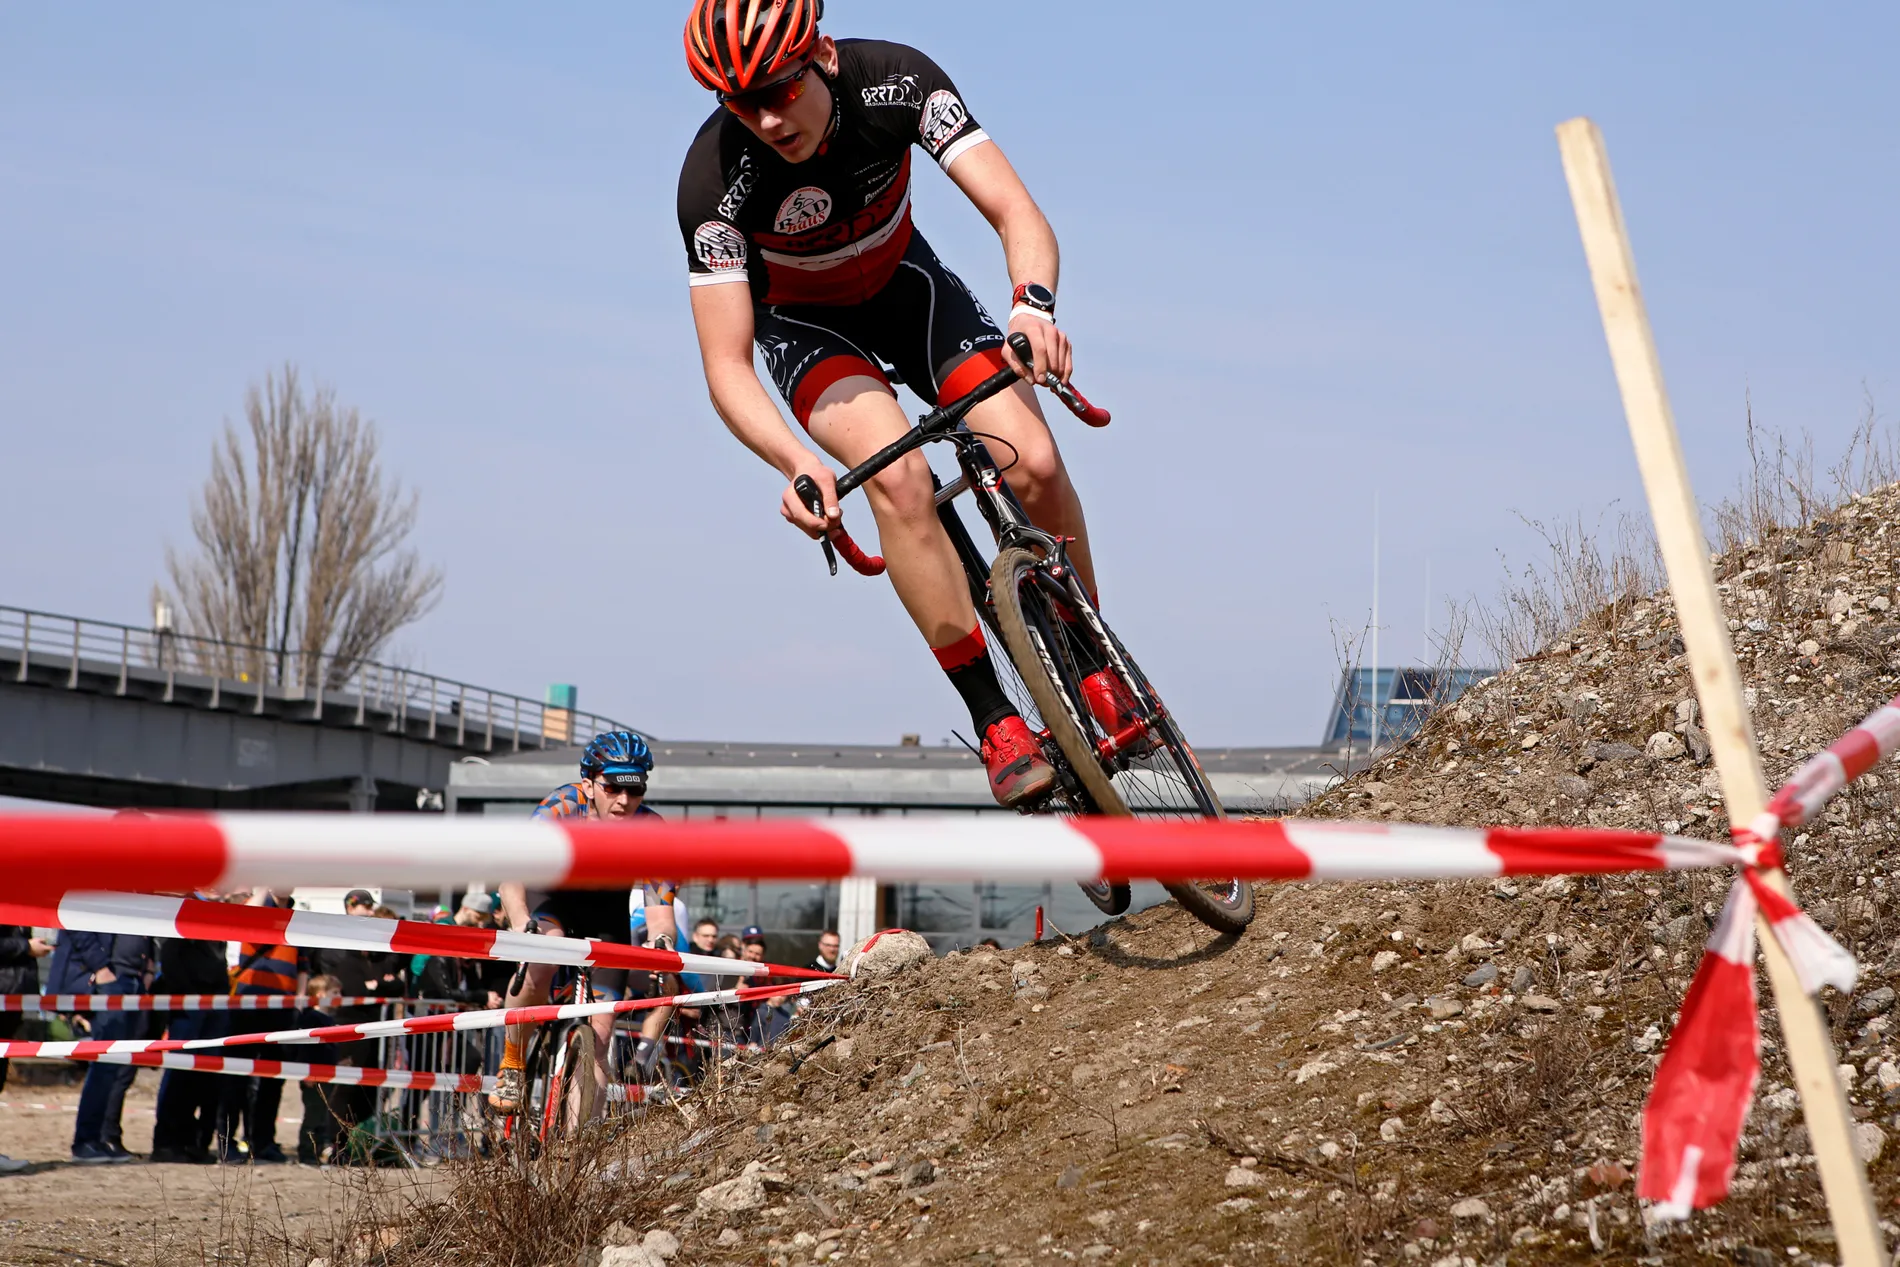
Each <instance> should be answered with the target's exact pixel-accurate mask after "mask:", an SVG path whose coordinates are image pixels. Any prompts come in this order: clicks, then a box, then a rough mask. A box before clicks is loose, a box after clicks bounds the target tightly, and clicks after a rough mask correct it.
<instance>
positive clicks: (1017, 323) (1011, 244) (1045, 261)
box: [708, 141, 1074, 383]
mask: <svg viewBox="0 0 1900 1267" xmlns="http://www.w3.org/2000/svg"><path fill="white" fill-rule="evenodd" d="M950 179H951V180H953V181H955V182H956V186H957V188H959V189H961V190H962V191H963V194H964V196H965V197H966V198H968V199H969V200H970V202H971V203H972V204H974V205H975V207H976V209H977V210H978V211H980V212H982V213H983V218H984V219H985V220H988V221H989V222H990V227H991V228H993V229H995V230H996V236H997V237H999V238H1001V239H1002V240H1003V257H1004V259H1005V260H1007V261H1008V263H1009V280H1010V284H1011V285H1012V286H1016V285H1021V284H1023V283H1025V282H1039V283H1041V284H1042V285H1044V286H1047V287H1048V288H1049V289H1050V290H1055V289H1056V282H1057V280H1058V278H1059V277H1060V275H1061V272H1062V252H1061V250H1060V248H1059V247H1058V246H1057V245H1056V232H1055V230H1054V229H1052V228H1050V227H1049V218H1048V217H1047V216H1045V215H1043V214H1042V208H1041V207H1038V206H1037V205H1036V200H1035V199H1034V198H1032V197H1031V196H1030V194H1029V189H1028V187H1027V186H1026V185H1024V184H1023V181H1022V177H1020V176H1018V175H1017V174H1016V169H1015V168H1014V167H1012V166H1010V162H1009V159H1007V158H1005V157H1004V156H1003V151H1002V149H1001V148H999V147H998V146H997V144H996V142H994V141H984V142H982V143H981V144H979V145H974V146H971V147H970V149H969V150H968V151H966V152H965V153H964V154H962V155H960V156H959V157H958V158H957V160H956V162H954V163H952V164H950ZM708 289H719V290H723V289H725V287H710V288H708ZM1008 324H1009V328H1010V329H1011V330H1020V331H1022V333H1024V334H1026V335H1028V336H1029V345H1030V346H1031V347H1032V348H1034V349H1035V352H1036V375H1037V378H1038V379H1040V378H1041V376H1042V372H1043V371H1044V370H1045V369H1053V370H1054V371H1055V373H1056V377H1057V378H1060V379H1061V380H1062V381H1063V382H1065V383H1066V382H1068V381H1069V372H1070V371H1071V370H1072V369H1073V368H1074V352H1073V350H1072V349H1071V348H1070V346H1069V340H1068V336H1067V335H1065V334H1063V333H1062V331H1061V330H1060V329H1058V328H1057V327H1056V326H1055V325H1053V324H1052V323H1050V322H1048V321H1044V320H1042V319H1040V318H1037V317H1029V316H1023V317H1017V316H1013V315H1012V316H1011V318H1010V319H1009V323H1008ZM1006 356H1007V358H1008V360H1009V363H1010V364H1011V365H1012V366H1015V365H1016V354H1015V353H1014V352H1010V353H1007V354H1006Z"/></svg>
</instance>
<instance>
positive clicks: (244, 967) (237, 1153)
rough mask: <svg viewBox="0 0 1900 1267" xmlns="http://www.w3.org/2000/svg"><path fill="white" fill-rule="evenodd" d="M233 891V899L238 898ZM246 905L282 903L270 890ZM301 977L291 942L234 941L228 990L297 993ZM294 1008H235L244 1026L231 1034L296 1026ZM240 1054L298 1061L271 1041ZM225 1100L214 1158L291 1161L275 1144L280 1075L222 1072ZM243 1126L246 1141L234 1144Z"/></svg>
mask: <svg viewBox="0 0 1900 1267" xmlns="http://www.w3.org/2000/svg"><path fill="white" fill-rule="evenodd" d="M237 898H238V895H237V894H233V895H232V898H231V900H232V901H236V900H237ZM246 905H249V906H273V907H274V906H280V905H282V903H280V902H279V901H278V900H277V897H276V895H275V894H273V893H272V892H271V891H270V890H269V889H264V888H260V889H256V890H254V891H253V892H252V893H251V894H250V896H249V897H248V898H246ZM301 980H302V975H301V973H300V972H299V969H298V956H297V948H296V947H295V946H273V945H270V944H268V943H265V942H249V941H247V942H240V943H238V961H237V967H236V968H235V969H233V970H232V973H231V993H232V994H238V995H243V994H251V995H259V994H281V995H296V994H297V993H299V989H298V985H299V982H300V981H301ZM295 1022H296V1010H295V1009H294V1008H285V1009H281V1010H266V1011H257V1012H238V1013H235V1014H234V1016H233V1020H232V1024H233V1025H240V1026H242V1028H241V1029H236V1030H233V1031H231V1032H233V1033H245V1034H249V1033H260V1032H267V1031H270V1030H279V1029H294V1028H296V1024H295ZM237 1054H240V1055H242V1056H245V1057H248V1058H249V1059H252V1060H301V1059H303V1057H302V1056H300V1055H292V1054H290V1053H288V1052H286V1051H285V1050H284V1049H283V1048H280V1047H277V1046H276V1045H274V1044H271V1043H260V1044H258V1045H256V1046H249V1047H246V1048H245V1049H244V1050H243V1051H242V1052H241V1053H237ZM222 1090H223V1100H222V1103H221V1104H220V1106H219V1109H218V1159H219V1160H220V1161H231V1162H242V1161H247V1160H248V1161H252V1162H258V1163H281V1162H285V1161H288V1160H290V1159H289V1158H288V1157H286V1156H284V1150H283V1149H282V1148H280V1147H278V1144H277V1107H278V1105H279V1104H280V1103H282V1101H283V1095H284V1084H283V1081H282V1080H281V1079H278V1078H239V1077H234V1076H232V1075H230V1074H226V1075H224V1081H223V1084H222ZM240 1130H242V1132H243V1135H244V1144H243V1146H240V1145H239V1143H238V1134H239V1131H240Z"/></svg>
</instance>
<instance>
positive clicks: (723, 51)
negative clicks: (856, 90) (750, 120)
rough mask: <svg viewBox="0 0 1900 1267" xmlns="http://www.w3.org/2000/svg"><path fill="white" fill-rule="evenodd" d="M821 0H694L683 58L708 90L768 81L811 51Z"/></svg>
mask: <svg viewBox="0 0 1900 1267" xmlns="http://www.w3.org/2000/svg"><path fill="white" fill-rule="evenodd" d="M824 12H825V2H824V0H694V4H693V14H692V16H691V17H689V18H688V19H686V64H687V66H689V67H690V68H691V69H692V72H693V78H695V79H697V80H699V82H700V83H702V84H704V85H706V87H708V88H710V89H712V90H713V91H714V92H723V93H737V92H744V91H746V90H747V89H749V88H752V87H753V86H755V85H757V84H765V83H770V82H771V81H772V79H773V78H774V77H775V76H776V75H778V74H779V73H780V72H781V71H783V70H785V69H786V68H788V67H791V66H796V65H797V64H798V63H800V62H802V61H804V60H806V59H807V58H809V57H810V56H811V52H812V49H813V47H814V46H815V45H816V44H817V43H818V19H819V18H821V17H823V16H824Z"/></svg>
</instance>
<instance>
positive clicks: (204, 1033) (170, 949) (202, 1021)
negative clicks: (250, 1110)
mask: <svg viewBox="0 0 1900 1267" xmlns="http://www.w3.org/2000/svg"><path fill="white" fill-rule="evenodd" d="M191 896H192V897H194V898H198V899H200V900H215V899H216V897H217V895H216V894H215V893H193V894H191ZM230 988H231V978H230V973H229V970H228V968H227V966H226V963H225V943H223V942H221V941H188V940H186V939H185V938H182V937H166V938H162V939H161V940H160V941H159V943H158V977H157V979H156V980H154V981H153V982H152V992H153V993H154V994H223V993H224V992H225V991H227V990H229V989H230ZM154 1019H157V1018H154ZM164 1019H165V1021H166V1029H165V1037H167V1038H174V1039H181V1040H188V1039H193V1038H217V1037H220V1036H221V1035H224V1034H228V1033H229V1032H230V1029H229V1026H228V1022H229V1018H228V1016H227V1014H225V1013H223V1012H210V1011H196V1012H173V1013H171V1014H170V1015H169V1016H167V1017H165V1018H164ZM223 1076H224V1075H223V1074H216V1073H203V1072H201V1071H199V1070H196V1069H167V1070H166V1071H165V1073H164V1076H163V1077H161V1078H160V1079H159V1083H158V1122H157V1125H156V1126H154V1127H153V1129H152V1160H153V1161H157V1162H183V1163H188V1164H192V1165H203V1164H205V1163H207V1162H210V1161H211V1160H212V1156H211V1152H210V1143H211V1139H212V1136H213V1133H214V1132H215V1130H216V1127H217V1112H218V1101H219V1098H220V1096H221V1094H222V1088H221V1087H220V1085H219V1082H218V1080H219V1079H220V1078H222V1077H223Z"/></svg>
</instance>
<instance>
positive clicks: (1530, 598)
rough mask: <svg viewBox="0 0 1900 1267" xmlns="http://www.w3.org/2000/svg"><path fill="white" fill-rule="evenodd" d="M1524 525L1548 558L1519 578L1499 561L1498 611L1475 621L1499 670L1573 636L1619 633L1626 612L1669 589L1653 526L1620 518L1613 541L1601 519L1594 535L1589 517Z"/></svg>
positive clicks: (1532, 521) (1626, 516) (1481, 614)
mask: <svg viewBox="0 0 1900 1267" xmlns="http://www.w3.org/2000/svg"><path fill="white" fill-rule="evenodd" d="M1606 513H1607V512H1606ZM1518 518H1519V519H1521V520H1523V522H1524V523H1525V525H1527V526H1528V527H1529V528H1530V529H1531V530H1532V531H1533V532H1535V533H1536V534H1537V535H1538V536H1539V537H1540V538H1542V540H1543V542H1544V549H1545V555H1546V557H1545V560H1544V562H1543V563H1541V564H1539V563H1531V564H1526V565H1525V566H1524V567H1522V568H1521V569H1517V570H1515V571H1514V570H1513V568H1512V566H1511V563H1510V561H1509V560H1508V559H1503V556H1502V555H1500V556H1499V557H1500V559H1501V560H1502V561H1503V563H1504V574H1505V579H1504V582H1503V584H1502V585H1501V586H1500V587H1499V590H1498V601H1497V604H1496V606H1494V607H1490V608H1479V609H1478V610H1477V612H1476V615H1475V618H1474V620H1475V623H1476V625H1477V628H1478V633H1479V635H1480V636H1481V637H1482V639H1483V640H1484V642H1485V645H1486V647H1487V648H1488V650H1489V651H1490V653H1491V655H1492V656H1493V657H1494V659H1495V660H1496V662H1497V663H1498V664H1500V665H1509V664H1511V663H1512V662H1514V661H1517V660H1522V659H1525V658H1526V657H1528V656H1531V655H1535V654H1536V653H1537V652H1539V651H1542V650H1544V649H1545V648H1547V647H1549V646H1550V645H1551V644H1552V643H1555V642H1557V641H1559V640H1560V639H1562V638H1563V637H1564V636H1565V635H1567V634H1569V633H1570V632H1571V631H1572V630H1576V629H1606V628H1613V627H1614V626H1615V624H1616V621H1617V619H1618V617H1619V615H1620V613H1621V611H1622V610H1623V609H1624V608H1626V607H1628V606H1629V605H1630V604H1632V603H1634V602H1635V600H1636V599H1638V598H1640V597H1642V596H1643V595H1645V594H1648V593H1650V592H1651V591H1653V590H1655V589H1656V588H1658V587H1659V586H1660V585H1661V584H1662V579H1663V576H1662V557H1661V555H1660V554H1659V553H1658V551H1657V548H1656V539H1655V537H1654V536H1653V535H1652V534H1651V532H1650V529H1649V525H1648V521H1647V520H1646V519H1638V518H1637V517H1635V516H1633V515H1630V514H1621V515H1618V516H1617V520H1616V524H1615V527H1614V529H1613V530H1612V531H1611V532H1610V533H1609V534H1608V535H1607V537H1606V536H1605V535H1604V534H1603V532H1602V522H1601V519H1600V518H1599V521H1598V524H1597V525H1596V526H1595V527H1594V528H1593V527H1591V526H1590V525H1588V524H1586V523H1585V521H1584V518H1583V516H1582V515H1578V516H1577V518H1576V519H1575V520H1573V521H1570V522H1568V523H1566V522H1562V521H1558V522H1556V523H1554V524H1546V523H1544V522H1543V521H1542V520H1538V519H1531V518H1528V517H1526V516H1524V515H1522V514H1520V515H1519V516H1518Z"/></svg>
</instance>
